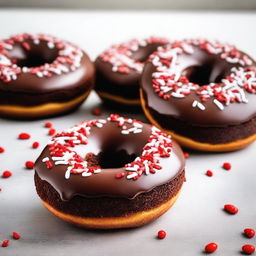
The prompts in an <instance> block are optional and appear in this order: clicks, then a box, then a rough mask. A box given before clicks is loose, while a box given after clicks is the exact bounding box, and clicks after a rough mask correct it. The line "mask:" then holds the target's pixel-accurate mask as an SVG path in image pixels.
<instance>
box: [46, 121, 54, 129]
mask: <svg viewBox="0 0 256 256" xmlns="http://www.w3.org/2000/svg"><path fill="white" fill-rule="evenodd" d="M52 126H53V124H52V123H51V122H46V123H44V127H46V128H52Z"/></svg>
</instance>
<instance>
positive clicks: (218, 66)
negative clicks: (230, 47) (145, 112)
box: [141, 48, 256, 127]
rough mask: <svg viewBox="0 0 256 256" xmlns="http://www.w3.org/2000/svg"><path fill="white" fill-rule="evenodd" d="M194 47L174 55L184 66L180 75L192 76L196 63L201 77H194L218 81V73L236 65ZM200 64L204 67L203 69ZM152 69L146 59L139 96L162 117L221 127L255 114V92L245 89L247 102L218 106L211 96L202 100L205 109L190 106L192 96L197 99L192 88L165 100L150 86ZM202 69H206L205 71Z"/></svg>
mask: <svg viewBox="0 0 256 256" xmlns="http://www.w3.org/2000/svg"><path fill="white" fill-rule="evenodd" d="M194 50H195V52H194V54H192V55H190V54H182V55H181V56H179V57H178V60H179V63H180V65H181V67H182V70H184V75H187V76H188V78H191V77H193V75H194V74H193V73H194V72H195V70H196V68H197V67H201V68H202V69H201V72H199V74H198V75H200V76H201V78H200V77H199V78H196V79H202V77H204V78H203V80H204V81H206V82H207V83H209V82H220V79H221V78H222V77H224V76H227V75H228V74H229V73H230V69H231V68H232V67H238V66H239V65H237V64H235V65H234V64H230V63H227V62H226V61H225V60H223V59H221V58H220V56H219V55H212V54H208V53H206V52H205V51H203V50H200V49H197V48H194ZM207 65H208V69H207ZM254 65H255V63H254ZM204 67H206V68H205V69H204ZM155 71H156V68H155V67H154V66H153V65H152V64H151V63H150V62H147V63H146V65H145V68H144V71H143V74H142V79H141V88H142V91H143V95H144V97H143V98H144V100H145V103H146V107H148V108H150V109H153V110H154V111H156V112H157V114H158V115H161V116H162V117H164V118H166V120H168V117H171V118H175V119H178V120H181V121H184V122H187V123H189V124H192V125H194V126H205V127H207V126H208V127H224V126H230V125H238V124H241V123H244V122H247V121H249V120H251V119H252V118H254V117H255V116H256V95H255V94H250V93H247V92H245V95H246V98H247V99H248V103H231V104H230V105H228V106H225V107H224V110H220V109H219V108H218V107H217V106H216V105H215V104H214V103H213V98H210V99H208V100H207V101H206V102H203V104H204V106H205V108H206V109H205V110H200V109H199V108H193V107H192V103H193V101H194V100H197V101H199V102H200V96H198V95H197V94H196V92H195V91H192V92H191V93H190V95H188V96H186V97H184V98H174V97H171V98H170V99H169V100H164V99H163V98H161V97H159V96H158V95H157V93H156V92H155V91H154V88H153V86H152V73H153V72H155ZM204 72H207V74H206V73H204ZM193 79H195V78H193ZM170 127H171V123H170Z"/></svg>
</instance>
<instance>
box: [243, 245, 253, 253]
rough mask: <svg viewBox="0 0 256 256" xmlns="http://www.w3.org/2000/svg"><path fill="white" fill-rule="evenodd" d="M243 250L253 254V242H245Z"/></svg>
mask: <svg viewBox="0 0 256 256" xmlns="http://www.w3.org/2000/svg"><path fill="white" fill-rule="evenodd" d="M242 252H243V253H245V254H248V255H250V254H253V253H254V252H255V247H254V246H253V245H251V244H245V245H243V247H242Z"/></svg>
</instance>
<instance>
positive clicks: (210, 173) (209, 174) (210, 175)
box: [205, 170, 213, 177]
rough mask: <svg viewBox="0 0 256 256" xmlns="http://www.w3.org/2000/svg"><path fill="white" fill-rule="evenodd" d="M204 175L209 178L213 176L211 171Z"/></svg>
mask: <svg viewBox="0 0 256 256" xmlns="http://www.w3.org/2000/svg"><path fill="white" fill-rule="evenodd" d="M205 174H206V175H207V176H209V177H212V176H213V172H212V171H211V170H207V171H206V173H205Z"/></svg>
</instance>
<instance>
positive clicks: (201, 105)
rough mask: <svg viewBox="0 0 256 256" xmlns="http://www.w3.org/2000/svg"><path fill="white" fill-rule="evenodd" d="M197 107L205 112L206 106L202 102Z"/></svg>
mask: <svg viewBox="0 0 256 256" xmlns="http://www.w3.org/2000/svg"><path fill="white" fill-rule="evenodd" d="M197 107H198V108H199V109H201V110H205V106H204V105H203V104H202V103H200V102H198V103H197Z"/></svg>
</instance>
